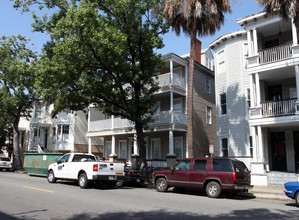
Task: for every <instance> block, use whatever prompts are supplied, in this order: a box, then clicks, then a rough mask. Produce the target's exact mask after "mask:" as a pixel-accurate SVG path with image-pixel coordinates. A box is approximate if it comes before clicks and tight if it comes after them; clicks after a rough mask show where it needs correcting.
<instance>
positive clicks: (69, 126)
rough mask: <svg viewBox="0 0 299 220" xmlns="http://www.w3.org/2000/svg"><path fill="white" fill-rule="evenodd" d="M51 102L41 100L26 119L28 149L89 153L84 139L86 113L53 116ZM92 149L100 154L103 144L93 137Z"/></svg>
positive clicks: (34, 150) (65, 113)
mask: <svg viewBox="0 0 299 220" xmlns="http://www.w3.org/2000/svg"><path fill="white" fill-rule="evenodd" d="M53 107H54V105H53V104H51V105H49V104H48V103H46V102H41V103H38V104H35V105H34V108H33V111H32V118H31V119H30V121H29V135H27V136H28V137H29V140H28V141H27V142H28V149H27V151H30V152H32V151H33V152H36V151H39V152H41V151H44V152H85V153H87V152H88V140H87V138H86V132H87V122H88V114H87V113H84V112H83V111H77V112H75V113H67V112H62V113H59V114H58V115H57V116H56V117H55V118H51V116H50V113H51V111H52V110H53ZM91 144H92V149H91V152H92V153H94V154H96V155H98V156H102V151H103V143H102V141H101V139H94V142H93V143H91Z"/></svg>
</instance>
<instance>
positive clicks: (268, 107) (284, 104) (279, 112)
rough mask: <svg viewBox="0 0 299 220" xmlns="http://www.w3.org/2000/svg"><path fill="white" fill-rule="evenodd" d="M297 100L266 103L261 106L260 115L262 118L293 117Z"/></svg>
mask: <svg viewBox="0 0 299 220" xmlns="http://www.w3.org/2000/svg"><path fill="white" fill-rule="evenodd" d="M296 101H297V99H286V100H281V101H267V102H263V103H261V104H262V115H263V117H264V118H268V117H278V116H286V115H294V114H295V113H296Z"/></svg>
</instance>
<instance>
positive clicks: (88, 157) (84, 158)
mask: <svg viewBox="0 0 299 220" xmlns="http://www.w3.org/2000/svg"><path fill="white" fill-rule="evenodd" d="M88 161H96V160H95V157H94V156H92V155H84V154H83V155H74V158H73V161H72V162H88Z"/></svg>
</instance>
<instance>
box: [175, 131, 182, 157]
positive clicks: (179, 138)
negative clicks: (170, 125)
mask: <svg viewBox="0 0 299 220" xmlns="http://www.w3.org/2000/svg"><path fill="white" fill-rule="evenodd" d="M176 140H179V141H180V142H181V147H180V148H177V149H178V150H179V151H180V154H181V157H179V155H178V154H176V145H175V143H176ZM173 148H174V153H175V154H176V156H177V159H183V158H184V142H183V137H182V136H181V137H174V138H173Z"/></svg>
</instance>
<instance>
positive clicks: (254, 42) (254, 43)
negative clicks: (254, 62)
mask: <svg viewBox="0 0 299 220" xmlns="http://www.w3.org/2000/svg"><path fill="white" fill-rule="evenodd" d="M257 45H258V44H257V31H256V29H253V55H257V54H258V47H257Z"/></svg>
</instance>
